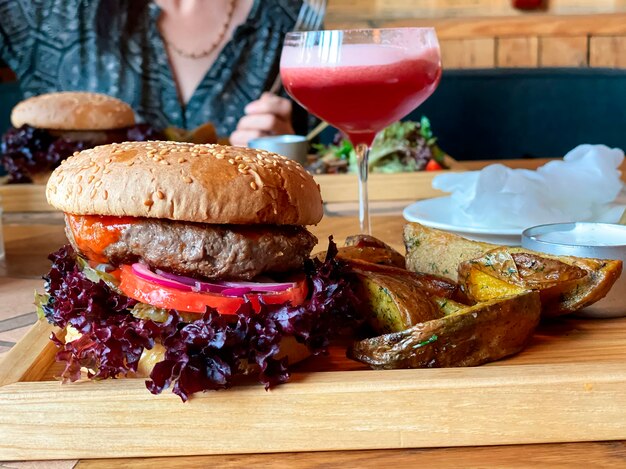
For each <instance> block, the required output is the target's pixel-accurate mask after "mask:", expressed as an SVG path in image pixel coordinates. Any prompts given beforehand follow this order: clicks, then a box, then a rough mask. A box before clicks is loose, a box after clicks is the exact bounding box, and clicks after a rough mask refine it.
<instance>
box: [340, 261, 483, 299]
mask: <svg viewBox="0 0 626 469" xmlns="http://www.w3.org/2000/svg"><path fill="white" fill-rule="evenodd" d="M344 262H345V263H346V264H347V265H348V266H349V267H350V269H351V270H352V271H354V272H357V273H359V272H379V273H383V274H385V275H388V276H391V277H394V278H396V279H398V280H400V281H402V282H405V283H408V284H411V285H414V287H415V288H419V289H420V290H423V291H424V292H425V293H427V294H428V295H429V296H432V297H442V298H449V299H452V300H455V301H458V302H460V303H464V304H472V303H471V302H470V301H469V300H468V298H467V295H466V294H465V293H464V292H462V291H461V287H460V286H459V285H458V284H457V283H456V282H453V281H451V280H450V279H447V278H444V277H440V276H438V275H431V274H422V273H416V272H409V271H408V270H406V269H401V268H398V267H393V266H388V265H380V264H372V263H370V262H365V261H363V260H361V259H344Z"/></svg>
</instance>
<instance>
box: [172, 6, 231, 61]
mask: <svg viewBox="0 0 626 469" xmlns="http://www.w3.org/2000/svg"><path fill="white" fill-rule="evenodd" d="M235 2H236V0H230V1H229V2H228V11H227V14H226V21H225V22H224V24H223V25H222V28H221V30H220V32H219V34H218V35H217V38H216V39H215V40H214V41H213V42H212V43H211V45H210V46H209V47H207V48H206V49H204V50H201V51H200V52H187V51H184V50H182V49H180V48H179V47H177V46H176V45H175V44H173V43H172V42H171V41H169V40H168V39H167V38H166V37H165V36H164V35H163V33H161V37H162V38H163V42H165V45H166V46H167V47H168V48H169V49H171V50H172V52H174V53H176V54H177V55H180V56H181V57H184V58H186V59H193V60H198V59H203V58H204V57H208V56H209V55H211V54H212V53H213V51H214V50H215V48H216V47H217V46H218V45H220V44H221V43H222V40H223V39H224V36H225V35H226V32H227V31H228V28H229V27H230V23H231V22H232V20H233V13H234V12H235Z"/></svg>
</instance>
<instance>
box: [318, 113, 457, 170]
mask: <svg viewBox="0 0 626 469" xmlns="http://www.w3.org/2000/svg"><path fill="white" fill-rule="evenodd" d="M313 148H314V149H315V150H316V151H317V158H316V159H315V160H314V161H313V162H312V163H311V164H310V165H309V167H308V169H309V171H311V172H312V173H314V174H326V173H347V172H350V173H352V172H356V170H357V166H356V153H355V152H354V147H353V146H352V144H351V143H350V142H349V141H348V140H347V139H345V138H340V139H339V141H338V142H336V143H335V144H332V145H321V144H316V145H313ZM444 156H445V154H444V152H443V151H442V150H441V149H440V148H439V146H438V145H437V138H436V137H434V136H433V133H432V130H431V127H430V121H429V120H428V119H427V118H426V117H422V119H421V120H420V122H414V121H406V122H396V123H394V124H391V125H390V126H389V127H387V128H386V129H384V130H383V131H382V132H379V133H378V135H376V138H375V139H374V143H373V144H372V149H371V151H370V155H369V170H370V172H372V173H400V172H410V171H422V170H427V171H428V170H439V169H444V168H446V166H445V163H444Z"/></svg>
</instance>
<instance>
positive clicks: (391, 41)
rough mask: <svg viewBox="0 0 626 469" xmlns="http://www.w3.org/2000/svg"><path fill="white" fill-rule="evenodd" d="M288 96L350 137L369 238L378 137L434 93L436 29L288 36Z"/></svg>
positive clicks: (284, 59) (283, 69)
mask: <svg viewBox="0 0 626 469" xmlns="http://www.w3.org/2000/svg"><path fill="white" fill-rule="evenodd" d="M280 75H281V79H282V81H283V84H284V86H285V89H286V90H287V92H288V93H289V94H290V95H291V96H292V97H293V98H294V99H295V100H296V101H297V102H298V103H300V104H301V105H302V106H303V107H304V108H306V109H307V110H308V111H309V112H310V113H311V114H313V115H315V116H317V117H319V118H320V119H323V120H325V121H326V122H328V123H329V124H331V125H333V126H334V127H336V128H338V129H339V130H341V131H342V132H343V133H344V134H345V135H347V136H348V138H349V139H350V141H351V142H352V144H353V145H354V147H355V151H356V154H357V163H358V174H359V221H360V224H361V231H362V232H364V233H368V234H369V233H370V220H369V210H368V197H367V176H368V154H369V148H370V146H371V144H372V141H373V140H374V137H375V136H376V133H377V132H379V131H381V130H382V129H384V128H385V127H387V126H388V125H389V124H391V123H393V122H395V121H397V120H399V119H401V118H402V117H404V116H406V115H407V114H408V113H409V112H411V111H412V110H413V109H415V108H416V107H418V106H419V105H420V104H422V103H423V102H424V101H425V100H426V99H427V98H428V97H429V96H430V95H431V94H432V93H433V91H434V90H435V88H436V87H437V85H438V83H439V79H440V78H441V57H440V52H439V43H438V41H437V36H436V34H435V30H434V29H432V28H394V29H359V30H343V31H341V30H337V31H306V32H292V33H288V34H287V36H286V38H285V44H284V48H283V52H282V56H281V61H280Z"/></svg>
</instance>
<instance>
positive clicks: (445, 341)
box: [348, 291, 541, 369]
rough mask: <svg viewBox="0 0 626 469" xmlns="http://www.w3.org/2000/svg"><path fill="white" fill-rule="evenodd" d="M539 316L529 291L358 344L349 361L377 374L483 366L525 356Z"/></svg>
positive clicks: (536, 300) (538, 303)
mask: <svg viewBox="0 0 626 469" xmlns="http://www.w3.org/2000/svg"><path fill="white" fill-rule="evenodd" d="M540 314H541V301H540V299H539V294H538V293H537V292H532V291H527V292H523V293H520V294H519V295H515V296H511V297H507V298H500V299H497V300H491V301H488V302H485V303H479V304H477V305H474V306H469V307H466V308H462V309H459V310H458V311H456V312H453V313H451V314H449V315H447V316H445V317H443V318H440V319H435V320H432V321H427V322H423V323H420V324H416V325H415V326H413V327H411V328H409V329H407V330H405V331H401V332H395V333H391V334H385V335H382V336H378V337H373V338H370V339H365V340H361V341H358V342H356V343H354V344H353V345H352V346H351V347H350V348H349V349H348V357H349V358H352V359H354V360H357V361H360V362H362V363H365V364H367V365H369V366H371V367H372V368H375V369H394V368H439V367H453V366H476V365H481V364H483V363H486V362H490V361H494V360H499V359H501V358H504V357H507V356H509V355H513V354H515V353H517V352H519V351H520V350H522V349H523V348H524V347H525V346H526V344H527V343H528V341H529V340H530V338H531V337H532V334H533V332H534V330H535V328H536V327H537V324H538V323H539V318H540Z"/></svg>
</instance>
